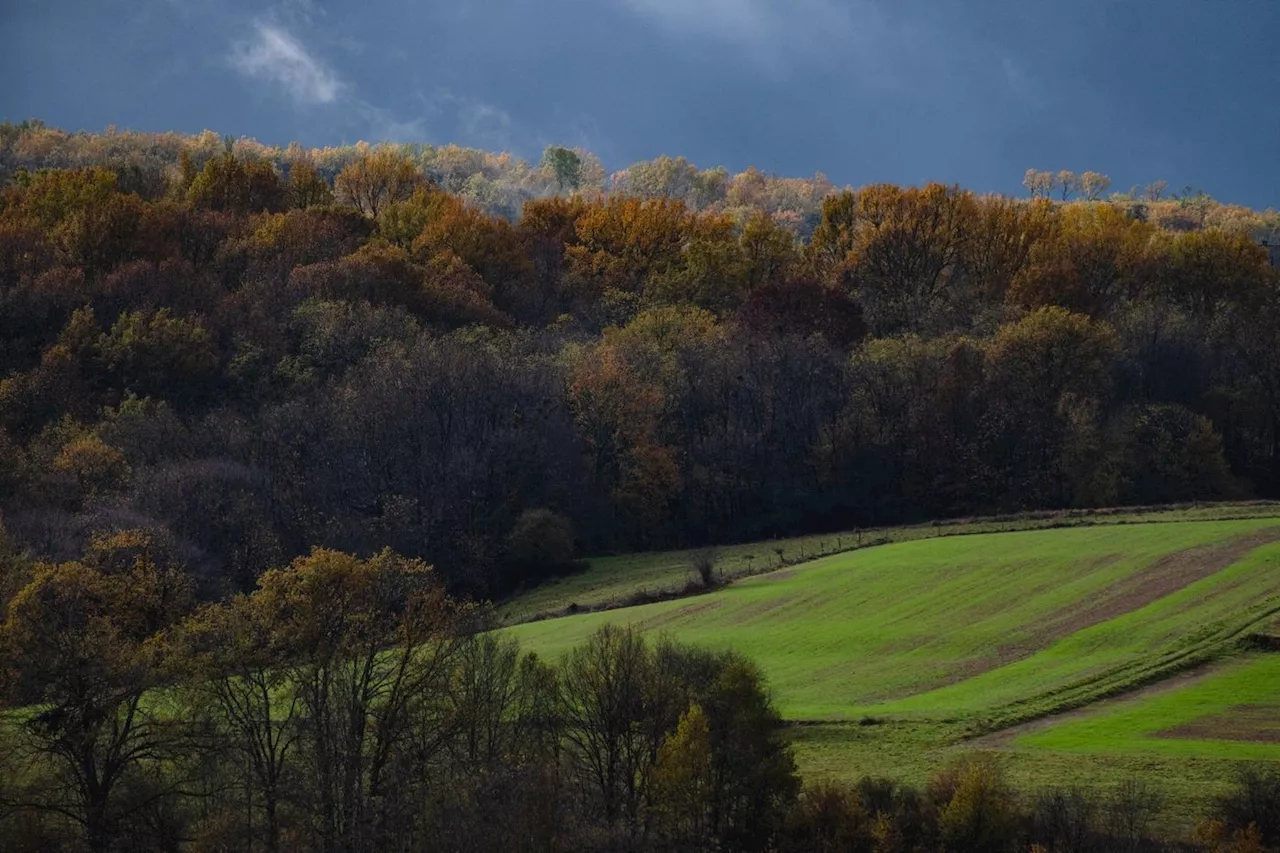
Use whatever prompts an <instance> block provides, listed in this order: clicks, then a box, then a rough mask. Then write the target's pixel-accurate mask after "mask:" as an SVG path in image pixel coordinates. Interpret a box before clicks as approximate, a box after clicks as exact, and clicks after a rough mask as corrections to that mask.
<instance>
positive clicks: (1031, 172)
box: [1022, 169, 1057, 198]
mask: <svg viewBox="0 0 1280 853" xmlns="http://www.w3.org/2000/svg"><path fill="white" fill-rule="evenodd" d="M1056 183H1057V178H1056V177H1054V174H1053V172H1041V171H1039V170H1037V169H1027V173H1026V174H1025V175H1023V176H1022V185H1023V186H1024V187H1026V188H1027V192H1029V193H1031V197H1032V198H1048V197H1049V195H1050V193H1052V192H1053V187H1054V185H1055V184H1056Z"/></svg>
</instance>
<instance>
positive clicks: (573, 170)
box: [542, 145, 582, 192]
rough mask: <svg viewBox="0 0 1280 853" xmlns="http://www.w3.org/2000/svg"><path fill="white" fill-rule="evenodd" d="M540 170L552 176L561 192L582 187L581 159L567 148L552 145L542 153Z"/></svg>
mask: <svg viewBox="0 0 1280 853" xmlns="http://www.w3.org/2000/svg"><path fill="white" fill-rule="evenodd" d="M542 168H543V169H546V170H547V171H548V172H550V173H551V174H552V176H554V178H555V181H556V186H557V187H558V188H559V189H560V191H561V192H564V191H565V190H576V189H578V188H579V187H580V186H581V185H582V158H581V157H579V156H578V155H577V154H576V153H575V152H573V151H571V150H569V149H568V148H562V147H560V146H558V145H552V146H549V147H548V148H547V150H546V151H544V152H542Z"/></svg>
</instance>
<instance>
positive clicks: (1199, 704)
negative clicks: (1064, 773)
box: [1014, 654, 1280, 761]
mask: <svg viewBox="0 0 1280 853" xmlns="http://www.w3.org/2000/svg"><path fill="white" fill-rule="evenodd" d="M1259 712H1261V713H1259ZM1264 716H1265V717H1268V718H1269V719H1270V720H1272V721H1278V722H1280V654H1253V655H1245V656H1241V657H1239V658H1237V659H1232V660H1229V661H1223V662H1222V663H1221V664H1220V665H1219V666H1217V667H1214V668H1213V670H1212V671H1211V672H1208V673H1206V674H1205V675H1204V676H1203V677H1201V678H1195V679H1191V680H1189V681H1188V682H1187V683H1185V684H1180V685H1177V686H1175V687H1173V688H1171V689H1169V690H1166V691H1153V692H1152V693H1151V694H1149V695H1144V696H1138V697H1135V698H1133V699H1129V700H1127V701H1122V702H1117V703H1114V704H1110V705H1108V707H1106V708H1099V709H1094V710H1091V711H1089V712H1088V713H1085V714H1082V715H1079V716H1077V717H1073V718H1071V719H1067V720H1063V721H1061V722H1059V723H1058V724H1056V725H1052V726H1049V727H1047V728H1044V729H1042V730H1039V731H1035V732H1029V733H1027V734H1023V735H1021V736H1019V737H1017V738H1016V739H1015V740H1014V745H1015V746H1017V747H1019V748H1024V749H1031V750H1053V751H1056V752H1070V753H1096V752H1106V753H1109V754H1113V755H1114V754H1121V753H1123V754H1131V755H1161V756H1173V757H1180V758H1189V757H1195V758H1223V759H1230V760H1272V761H1280V738H1277V739H1275V740H1273V741H1271V742H1259V741H1256V740H1249V739H1247V738H1249V737H1250V736H1251V735H1254V734H1256V733H1257V732H1258V731H1259V728H1258V727H1257V722H1256V721H1257V720H1259V719H1260V718H1261V717H1264ZM1242 724H1243V725H1242Z"/></svg>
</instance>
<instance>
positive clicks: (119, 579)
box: [0, 531, 191, 851]
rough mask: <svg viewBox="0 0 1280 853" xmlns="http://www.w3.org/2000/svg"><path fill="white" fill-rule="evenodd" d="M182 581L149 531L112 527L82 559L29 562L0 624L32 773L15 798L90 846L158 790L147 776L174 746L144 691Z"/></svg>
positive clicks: (111, 837)
mask: <svg viewBox="0 0 1280 853" xmlns="http://www.w3.org/2000/svg"><path fill="white" fill-rule="evenodd" d="M190 589H191V588H190V584H189V583H188V582H187V580H186V578H185V576H184V575H183V573H182V571H181V569H180V568H179V567H178V566H176V565H175V564H173V563H172V562H169V561H167V560H166V559H165V558H164V557H163V556H162V554H161V553H159V549H158V548H157V547H156V546H155V543H154V542H153V541H152V539H151V537H150V536H149V535H147V534H145V533H142V532H138V531H133V532H126V533H120V534H116V535H114V536H111V537H106V538H102V539H98V540H95V541H94V543H93V545H92V546H91V547H90V550H89V552H88V553H87V554H86V555H85V558H84V559H83V560H80V561H76V562H71V563H63V564H61V565H42V566H40V567H38V568H37V569H36V572H35V576H34V578H33V579H32V580H31V582H30V583H29V584H27V586H26V587H25V588H23V589H22V591H21V592H19V593H18V595H17V596H16V597H15V598H14V599H13V601H12V602H10V604H9V608H8V613H7V615H6V618H5V620H4V623H3V625H0V661H2V665H3V668H4V672H5V674H6V676H7V679H6V680H7V687H8V690H7V691H6V692H7V693H8V695H7V696H6V697H4V698H5V699H7V700H8V701H10V702H12V703H13V704H15V705H18V706H21V705H33V706H36V708H37V710H35V711H34V712H32V713H31V714H30V716H28V717H27V718H26V720H25V721H24V722H23V723H22V732H21V734H22V736H23V737H22V741H21V744H20V749H21V751H22V754H23V758H25V765H26V767H25V770H26V771H27V772H28V773H29V774H30V776H31V778H32V779H33V780H34V781H33V783H32V785H31V786H30V787H29V788H28V789H27V790H25V791H23V792H21V793H20V795H19V796H20V798H21V801H22V803H23V804H24V805H26V806H29V807H31V808H34V809H38V810H42V811H47V812H53V813H56V814H59V815H61V816H63V817H65V818H67V819H69V820H71V821H72V822H74V823H75V824H78V825H79V826H80V827H81V828H82V830H83V837H84V841H85V844H86V845H87V846H88V848H89V849H90V850H92V851H105V850H109V849H111V848H112V846H113V845H114V844H115V842H116V840H117V838H119V837H120V836H121V835H122V834H123V833H125V832H126V831H129V830H128V828H129V827H130V825H131V824H130V821H131V820H132V819H134V818H135V817H136V816H137V815H138V814H139V813H141V812H142V811H144V810H145V809H147V808H149V807H150V806H152V805H153V804H154V803H155V801H156V800H157V798H159V797H162V796H163V795H164V794H166V793H167V792H166V791H165V790H164V789H163V786H160V785H158V784H157V782H156V779H157V778H158V776H160V775H163V774H161V773H159V771H161V769H162V768H163V765H164V764H165V763H166V762H169V761H171V760H172V759H173V758H174V757H175V756H176V755H177V754H178V746H179V744H180V738H179V737H178V734H179V732H178V729H180V727H181V723H180V722H179V721H176V720H174V719H173V718H172V717H169V718H166V716H165V715H164V714H163V713H161V712H160V710H159V709H158V707H157V706H159V705H161V704H163V700H162V697H160V696H159V695H152V696H145V694H146V693H147V691H149V690H152V689H154V688H156V687H157V686H158V684H159V675H158V673H159V664H160V662H161V660H162V658H163V654H164V644H165V642H164V633H163V632H164V629H165V627H166V626H167V625H169V624H171V623H172V622H173V621H174V620H175V619H176V618H177V617H178V616H179V615H180V614H181V612H182V611H183V610H184V609H185V608H186V607H187V606H188V604H189V603H190ZM132 832H137V829H136V828H134V829H133V830H132V831H131V834H132Z"/></svg>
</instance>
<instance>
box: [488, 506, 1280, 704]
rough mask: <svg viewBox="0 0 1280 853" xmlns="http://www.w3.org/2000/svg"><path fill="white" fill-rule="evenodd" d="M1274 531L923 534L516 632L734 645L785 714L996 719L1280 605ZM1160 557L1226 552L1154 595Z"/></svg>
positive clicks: (1202, 526)
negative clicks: (617, 627) (624, 627)
mask: <svg viewBox="0 0 1280 853" xmlns="http://www.w3.org/2000/svg"><path fill="white" fill-rule="evenodd" d="M1275 527H1277V521H1276V520H1274V519H1246V520H1235V521H1210V522H1196V523H1175V524H1131V525H1110V526H1102V525H1100V526H1092V527H1077V528H1063V529H1052V530H1042V531H1027V532H1017V533H1008V534H998V535H997V534H982V535H972V536H963V537H942V538H931V539H925V540H918V541H912V542H902V543H898V544H892V545H886V546H883V547H878V548H869V549H865V550H859V551H854V552H851V553H847V554H840V555H835V556H831V557H825V558H821V559H818V560H815V561H812V562H810V563H806V564H804V565H802V566H798V567H793V568H788V569H784V570H781V571H778V572H775V573H772V574H768V575H761V576H758V577H753V578H748V579H744V580H741V581H739V582H737V583H734V584H732V585H730V586H728V587H726V588H723V589H720V590H718V591H715V592H712V593H708V594H705V595H699V596H694V597H691V598H684V599H678V600H674V601H666V602H660V603H655V604H648V605H642V606H638V607H631V608H626V609H622V610H614V611H605V612H599V613H588V614H582V615H576V616H568V617H564V618H560V619H552V620H544V621H539V622H532V623H526V624H522V625H518V626H515V627H514V628H512V629H510V631H511V633H512V635H513V636H515V637H517V638H518V639H519V640H520V641H521V642H522V643H523V644H524V646H525V647H526V648H530V649H533V650H536V651H538V652H540V653H542V654H546V655H550V656H552V657H554V656H557V655H559V654H561V653H563V652H564V651H566V650H567V649H569V648H571V647H573V646H575V645H578V644H580V643H581V642H583V641H584V640H585V639H586V638H587V637H588V636H589V635H590V634H591V633H592V632H594V631H595V630H596V629H597V628H599V627H600V626H601V625H603V624H606V623H609V622H613V623H619V624H631V625H635V626H637V627H639V628H641V629H642V630H645V631H647V632H651V633H653V634H665V635H669V636H671V637H673V638H675V639H677V640H680V641H684V642H689V643H694V644H698V645H705V646H709V647H715V648H732V649H735V650H737V651H740V652H742V653H743V654H745V655H747V656H749V657H751V658H752V659H754V660H755V661H756V662H757V663H759V665H760V666H761V668H762V669H763V671H764V673H765V674H766V676H767V677H768V679H769V682H770V684H771V685H772V686H773V689H774V691H775V694H776V699H777V702H778V705H779V707H780V708H781V710H782V712H783V714H784V716H785V717H787V718H788V719H791V720H814V721H839V720H856V719H859V718H861V717H863V716H867V715H890V716H894V717H906V718H918V719H929V720H940V721H945V720H951V721H955V720H968V721H971V722H975V723H981V722H982V721H984V720H988V719H994V720H999V721H1001V722H1003V721H1005V720H1006V719H1010V718H1013V717H1034V716H1039V715H1043V714H1045V713H1049V712H1051V711H1054V710H1058V709H1060V708H1062V707H1069V706H1073V705H1079V704H1084V703H1086V702H1088V701H1091V700H1092V699H1096V698H1099V697H1101V696H1104V695H1108V694H1112V693H1115V692H1120V691H1122V690H1124V689H1126V688H1128V687H1131V686H1133V685H1135V684H1137V683H1141V682H1144V681H1148V680H1153V679H1156V678H1159V677H1160V676H1161V675H1164V674H1167V673H1168V672H1171V671H1176V670H1178V669H1180V668H1184V667H1185V666H1189V665H1191V664H1192V663H1195V662H1199V661H1202V660H1205V659H1208V658H1209V657H1212V656H1213V655H1214V654H1216V653H1218V652H1220V651H1221V650H1222V649H1223V648H1225V647H1227V646H1228V645H1229V644H1230V643H1231V642H1232V641H1233V640H1234V638H1236V637H1237V636H1238V635H1239V634H1240V632H1242V631H1244V630H1246V629H1247V628H1248V627H1249V626H1251V625H1253V624H1254V623H1256V622H1258V621H1259V620H1261V619H1264V618H1267V617H1268V616H1269V615H1270V614H1272V613H1274V612H1275V611H1277V610H1280V600H1277V596H1278V595H1280V581H1278V580H1277V578H1280V573H1278V572H1277V571H1276V567H1277V565H1278V564H1280V546H1272V545H1261V546H1259V547H1256V548H1252V550H1250V545H1249V542H1243V543H1242V539H1243V537H1249V536H1255V535H1257V534H1259V531H1263V530H1265V529H1267V528H1275ZM1276 532H1277V535H1280V528H1278V529H1277V531H1276ZM1257 538H1258V539H1259V540H1261V539H1265V538H1266V536H1265V535H1262V536H1258V537H1257ZM1250 541H1252V540H1250ZM1233 548H1234V549H1236V550H1243V552H1244V553H1242V554H1240V555H1238V556H1239V559H1236V556H1237V555H1235V554H1234V552H1233V551H1232V549H1233ZM1162 559H1165V560H1171V559H1176V560H1177V561H1179V562H1178V565H1176V566H1173V569H1175V570H1177V571H1179V572H1187V571H1188V566H1187V564H1188V562H1190V563H1195V562H1196V561H1209V562H1210V563H1212V561H1224V560H1225V561H1226V563H1225V565H1223V566H1221V567H1218V566H1217V565H1216V564H1213V565H1211V568H1210V569H1208V570H1207V571H1206V574H1207V576H1206V577H1203V578H1201V579H1199V580H1195V581H1194V582H1192V583H1190V584H1188V585H1186V586H1184V587H1182V588H1180V589H1178V590H1174V591H1172V592H1171V594H1169V595H1162V596H1159V597H1157V598H1155V599H1154V600H1151V601H1146V600H1145V599H1144V598H1143V596H1144V595H1147V596H1151V595H1155V593H1153V592H1151V591H1150V589H1149V587H1151V586H1152V585H1153V584H1154V585H1156V586H1158V582H1157V581H1156V580H1151V578H1150V576H1152V575H1154V576H1155V577H1156V578H1157V579H1158V577H1159V573H1160V571H1161V569H1162V566H1161V564H1160V561H1161V560H1162ZM1218 568H1220V569H1221V570H1216V569H1218ZM1144 573H1145V574H1144ZM1127 599H1132V600H1131V601H1130V600H1127ZM1131 604H1132V605H1133V606H1132V608H1130V606H1129V605H1131ZM1094 621H1097V624H1091V622H1094Z"/></svg>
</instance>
